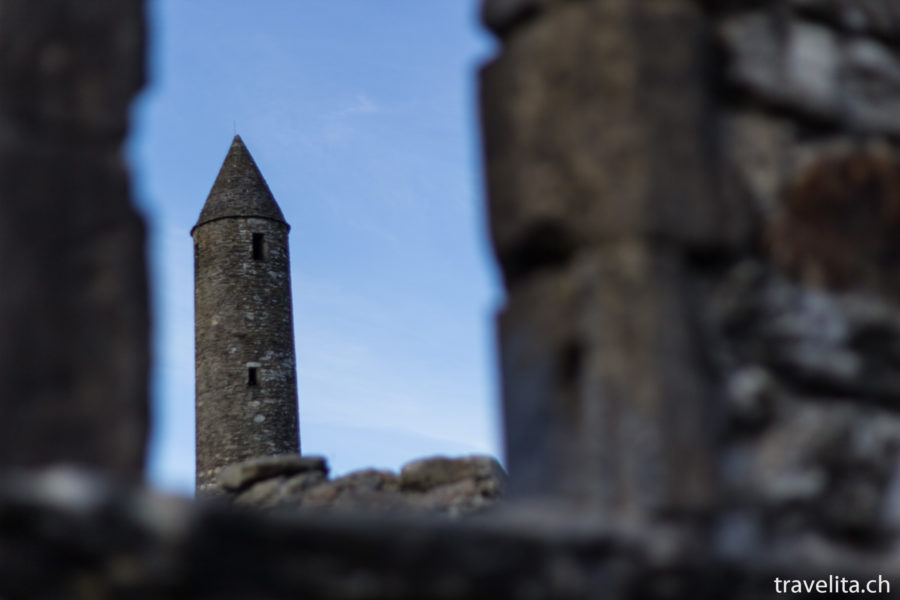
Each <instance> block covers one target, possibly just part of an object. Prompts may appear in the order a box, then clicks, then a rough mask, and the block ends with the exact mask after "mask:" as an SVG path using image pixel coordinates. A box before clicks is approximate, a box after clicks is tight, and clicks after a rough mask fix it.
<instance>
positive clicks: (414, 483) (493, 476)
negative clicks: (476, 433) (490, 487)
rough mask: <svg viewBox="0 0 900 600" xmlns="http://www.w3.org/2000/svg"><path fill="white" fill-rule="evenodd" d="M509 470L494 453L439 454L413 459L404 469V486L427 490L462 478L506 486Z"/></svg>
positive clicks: (403, 487)
mask: <svg viewBox="0 0 900 600" xmlns="http://www.w3.org/2000/svg"><path fill="white" fill-rule="evenodd" d="M505 478H506V473H505V472H504V471H503V467H501V466H500V463H498V462H497V459H495V458H493V457H491V456H469V457H465V458H447V457H443V456H435V457H432V458H422V459H419V460H415V461H412V462H410V463H407V464H406V465H404V466H403V469H402V470H401V471H400V487H401V489H403V490H404V491H406V490H415V491H427V490H430V489H432V488H435V487H439V486H442V485H447V484H450V483H456V482H458V481H462V480H466V479H468V480H473V481H482V480H492V481H497V482H498V484H499V485H500V486H501V487H502V485H503V481H504V479H505Z"/></svg>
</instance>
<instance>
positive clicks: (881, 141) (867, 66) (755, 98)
mask: <svg viewBox="0 0 900 600" xmlns="http://www.w3.org/2000/svg"><path fill="white" fill-rule="evenodd" d="M893 6H894V5H893V4H892V3H885V2H877V1H867V0H845V1H838V0H834V1H826V0H823V1H815V0H795V1H790V2H783V1H769V2H763V1H759V2H738V1H734V2H727V1H719V2H717V1H714V0H710V1H707V2H696V1H692V0H658V1H646V2H629V1H628V0H603V1H600V0H596V1H587V0H586V1H574V0H573V1H567V0H558V1H554V0H544V1H539V0H521V1H513V0H508V1H504V0H487V1H486V2H485V3H484V11H483V16H484V19H485V21H486V23H487V24H488V25H489V26H490V27H491V28H492V29H493V30H494V31H495V32H496V33H497V35H498V37H499V38H500V40H501V42H502V49H501V51H500V53H499V55H498V57H497V58H496V59H494V60H493V61H492V62H491V63H490V64H488V65H487V66H486V67H485V68H484V70H483V71H482V73H481V78H482V107H483V109H482V118H483V123H484V136H485V137H484V139H485V155H486V166H487V179H488V191H489V194H488V203H489V211H490V217H491V228H492V238H493V242H494V247H495V249H496V253H497V256H498V258H499V261H500V264H501V266H502V268H503V273H504V276H505V281H506V287H507V291H508V297H509V299H508V303H507V306H506V307H505V308H504V309H503V311H502V314H501V315H500V319H499V331H500V345H501V361H500V363H501V365H502V370H503V387H504V390H503V398H504V408H505V415H506V452H507V461H508V467H509V471H510V478H511V479H510V489H511V492H512V493H513V494H518V495H519V497H525V498H528V497H541V496H549V497H554V498H566V499H569V500H574V501H576V502H578V503H580V504H582V505H583V506H585V507H588V508H590V509H591V510H600V511H601V512H606V513H608V514H622V515H638V516H648V515H657V516H660V515H671V514H684V511H687V512H688V513H692V514H712V513H710V512H707V510H708V509H710V508H713V507H715V508H716V509H717V511H716V513H715V514H719V515H724V516H723V518H724V521H723V523H726V524H728V525H727V526H723V527H725V528H724V529H723V531H722V534H723V535H726V536H732V537H729V539H732V538H733V539H740V540H742V541H741V542H740V544H739V545H740V546H741V547H742V548H744V549H747V548H748V547H749V545H752V544H758V545H759V547H765V546H766V544H775V543H778V542H779V541H784V542H786V543H791V542H794V541H796V540H798V539H800V538H801V537H802V536H806V535H812V536H814V537H815V538H816V539H818V540H820V541H822V543H827V544H830V543H837V544H842V543H853V544H861V545H863V546H866V545H872V544H877V543H882V542H883V541H884V540H885V539H886V538H887V537H889V536H890V535H891V534H892V533H893V532H894V529H895V527H896V523H897V516H898V514H900V471H898V469H897V466H898V464H897V453H898V449H900V419H898V413H897V409H898V407H900V328H898V327H900V310H898V299H900V298H898V292H900V286H898V283H900V277H898V276H900V245H898V239H900V237H898V235H897V234H898V233H900V229H898V227H900V176H898V173H900V171H898V167H900V154H898V138H897V134H898V128H900V48H898V45H897V39H898V38H897V35H898V33H900V20H898V19H900V8H895V7H893ZM733 536H737V537H733Z"/></svg>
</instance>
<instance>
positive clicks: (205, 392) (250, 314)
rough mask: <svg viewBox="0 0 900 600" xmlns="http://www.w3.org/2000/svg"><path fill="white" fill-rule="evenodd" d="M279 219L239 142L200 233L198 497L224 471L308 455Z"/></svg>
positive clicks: (197, 287) (204, 215)
mask: <svg viewBox="0 0 900 600" xmlns="http://www.w3.org/2000/svg"><path fill="white" fill-rule="evenodd" d="M280 217H281V211H280V210H279V209H278V207H277V205H276V204H275V200H274V199H273V198H272V194H271V192H269V191H268V186H267V185H266V182H265V180H263V178H262V175H261V174H260V172H259V169H257V168H256V165H255V163H254V162H253V159H252V158H251V157H250V154H249V153H248V152H247V149H246V147H245V146H244V144H243V142H242V141H241V139H240V138H239V137H235V139H234V142H233V143H232V145H231V149H230V150H229V152H228V156H227V157H226V159H225V162H224V164H223V166H222V170H221V171H220V174H219V177H218V178H217V180H216V184H215V185H214V186H213V189H212V191H211V192H210V195H209V198H208V199H207V201H206V205H205V206H204V208H203V211H202V213H201V216H200V220H199V221H198V223H197V225H196V226H195V227H194V229H193V231H192V235H193V238H194V268H195V275H194V282H195V283H194V311H195V329H196V338H195V339H196V341H195V343H196V363H197V398H196V402H197V410H196V419H197V488H198V490H199V491H204V490H207V489H211V488H213V487H215V478H216V471H217V469H219V468H221V467H223V466H225V465H228V464H231V463H235V462H239V461H242V460H245V459H248V458H250V457H253V456H262V455H275V454H289V453H296V452H297V451H298V449H299V429H298V423H297V375H296V361H295V358H294V329H293V317H292V312H291V311H292V304H291V280H290V261H289V257H288V242H287V240H288V225H287V223H285V222H284V219H283V218H280ZM257 236H260V237H259V238H258V239H259V240H260V241H259V242H256V241H255V239H254V238H256V237H257Z"/></svg>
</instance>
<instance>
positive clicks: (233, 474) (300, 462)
mask: <svg viewBox="0 0 900 600" xmlns="http://www.w3.org/2000/svg"><path fill="white" fill-rule="evenodd" d="M309 471H316V472H319V473H323V474H327V473H328V464H327V463H326V461H325V458H323V457H321V456H300V455H299V454H279V455H276V456H260V457H256V458H251V459H248V460H245V461H242V462H239V463H234V464H230V465H228V466H226V467H223V468H222V470H221V471H219V476H218V480H219V483H220V484H221V485H222V487H224V488H225V489H227V490H240V489H244V488H246V487H248V486H250V485H252V484H254V483H256V482H258V481H262V480H264V479H271V478H273V477H282V476H283V477H288V476H291V475H297V474H299V473H306V472H309Z"/></svg>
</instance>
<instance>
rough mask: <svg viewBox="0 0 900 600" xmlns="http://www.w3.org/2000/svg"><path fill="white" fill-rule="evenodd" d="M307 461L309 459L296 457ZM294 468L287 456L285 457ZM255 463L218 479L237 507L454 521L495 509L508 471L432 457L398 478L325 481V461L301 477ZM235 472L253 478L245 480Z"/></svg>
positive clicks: (379, 474) (369, 475)
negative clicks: (420, 516)
mask: <svg viewBox="0 0 900 600" xmlns="http://www.w3.org/2000/svg"><path fill="white" fill-rule="evenodd" d="M295 458H296V459H297V461H306V462H304V463H303V464H304V465H305V466H306V465H309V461H310V459H309V458H307V457H303V458H301V457H299V456H298V457H295ZM284 459H285V460H286V463H287V464H288V465H289V466H293V461H291V460H290V457H287V456H286V457H284ZM262 462H269V463H273V462H274V461H272V459H270V458H266V459H254V460H251V461H247V462H245V463H239V464H236V465H230V466H228V467H225V468H224V469H223V470H222V474H221V476H220V481H222V483H223V484H225V491H226V492H228V494H230V495H226V498H231V499H233V501H234V503H235V504H239V505H244V506H252V507H257V508H267V509H273V508H274V509H279V510H283V511H289V512H297V511H302V512H306V511H315V512H341V513H358V512H380V513H392V514H427V515H445V516H450V517H457V516H461V515H468V514H473V513H477V512H481V511H483V510H485V509H488V508H492V507H495V506H496V505H497V504H498V502H499V501H500V500H501V498H502V496H503V493H504V491H505V488H506V473H505V472H504V471H503V468H502V467H501V466H500V464H499V463H498V462H497V461H496V459H494V458H492V457H489V456H469V457H463V458H447V457H440V456H439V457H432V458H426V459H420V460H417V461H413V462H411V463H409V464H407V465H405V466H404V467H403V469H402V472H401V474H400V475H397V474H396V473H393V472H391V471H379V470H376V469H364V470H361V471H354V472H352V473H349V474H347V475H344V476H342V477H338V478H336V479H332V480H328V479H327V476H326V474H327V467H326V466H325V465H324V461H321V462H320V463H318V464H316V465H314V466H315V468H314V469H308V468H305V469H303V471H304V472H300V473H299V474H295V473H297V472H296V471H293V470H292V469H290V468H289V469H283V468H282V469H279V468H274V467H273V468H265V469H259V468H257V466H258V464H259V463H262ZM238 473H247V474H252V477H250V478H246V477H243V476H238Z"/></svg>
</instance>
